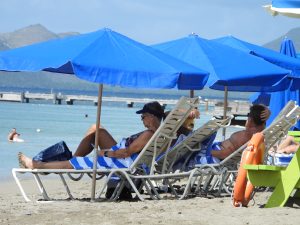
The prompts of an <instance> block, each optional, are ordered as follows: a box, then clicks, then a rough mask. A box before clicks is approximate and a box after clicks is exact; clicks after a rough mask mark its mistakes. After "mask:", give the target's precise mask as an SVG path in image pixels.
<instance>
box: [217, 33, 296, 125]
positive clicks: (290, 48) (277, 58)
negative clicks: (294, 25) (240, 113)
mask: <svg viewBox="0 0 300 225" xmlns="http://www.w3.org/2000/svg"><path fill="white" fill-rule="evenodd" d="M214 41H217V42H219V43H222V44H226V45H228V46H231V47H233V48H236V49H240V50H242V51H245V52H247V53H249V54H251V55H254V56H257V57H260V58H262V59H264V60H266V61H268V62H270V63H273V64H275V65H278V66H280V67H282V68H285V69H288V70H290V71H291V73H290V74H289V75H288V77H289V78H290V79H291V81H292V84H291V87H289V88H288V89H287V90H286V91H282V92H278V93H277V92H273V93H255V94H254V95H253V96H251V100H252V102H260V103H264V104H266V105H270V104H271V103H270V102H271V101H272V102H273V103H272V106H270V108H271V111H272V114H271V116H270V119H269V120H268V121H267V124H270V123H271V122H272V120H273V119H274V118H275V116H276V115H277V113H278V112H279V111H280V109H281V108H282V107H283V106H284V105H285V104H286V103H287V101H289V100H297V99H298V100H297V102H299V97H297V96H299V94H297V93H299V91H298V89H299V88H297V87H299V85H298V84H297V83H299V82H300V60H299V59H297V58H296V56H295V55H296V54H295V52H296V51H295V49H294V45H293V44H292V43H291V41H290V40H288V39H285V40H284V41H283V42H282V45H281V49H282V50H280V52H281V51H282V52H285V53H286V54H285V53H284V54H282V53H280V52H276V51H273V50H271V49H268V48H264V47H261V46H258V45H254V44H251V43H249V42H246V41H243V40H240V39H238V38H236V37H233V36H225V37H222V38H217V39H214ZM293 90H296V91H295V92H294V91H293ZM280 93H281V94H280ZM271 96H272V97H271ZM275 96H276V97H275ZM271 99H273V100H271Z"/></svg>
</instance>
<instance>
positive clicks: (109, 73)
mask: <svg viewBox="0 0 300 225" xmlns="http://www.w3.org/2000/svg"><path fill="white" fill-rule="evenodd" d="M0 70H4V71H41V70H44V71H50V72H58V73H68V74H75V75H76V76H78V77H79V78H81V79H84V80H88V81H91V82H96V83H103V84H109V85H119V86H122V87H135V88H174V87H175V88H176V87H177V88H178V89H181V90H189V89H195V90H199V89H202V88H203V86H204V84H205V83H206V81H207V74H208V72H206V71H203V70H201V69H199V68H196V67H194V66H192V65H188V64H187V63H184V62H182V61H180V60H178V59H175V58H173V57H170V56H169V55H167V54H164V53H162V52H160V51H157V50H155V49H152V48H151V47H149V46H146V45H143V44H141V43H139V42H136V41H134V40H132V39H130V38H128V37H125V36H123V35H121V34H119V33H117V32H114V31H112V30H110V29H107V28H105V29H101V30H99V31H96V32H92V33H87V34H82V35H77V36H73V37H67V38H63V39H55V40H52V41H47V42H42V43H39V44H34V45H30V46H26V47H22V48H17V49H12V50H8V51H2V52H0Z"/></svg>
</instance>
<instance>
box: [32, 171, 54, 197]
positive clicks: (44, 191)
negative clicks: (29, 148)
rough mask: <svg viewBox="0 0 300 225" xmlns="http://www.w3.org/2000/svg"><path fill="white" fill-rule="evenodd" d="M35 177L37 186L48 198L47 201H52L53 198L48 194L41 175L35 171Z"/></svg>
mask: <svg viewBox="0 0 300 225" xmlns="http://www.w3.org/2000/svg"><path fill="white" fill-rule="evenodd" d="M33 177H34V179H35V182H36V183H37V186H38V188H39V190H40V192H41V194H42V196H43V198H44V199H45V200H46V201H51V199H50V198H49V196H48V194H47V191H46V189H45V187H44V185H43V183H42V181H41V178H40V177H39V175H38V174H37V173H33Z"/></svg>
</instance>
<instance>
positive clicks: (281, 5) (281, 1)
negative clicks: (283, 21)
mask: <svg viewBox="0 0 300 225" xmlns="http://www.w3.org/2000/svg"><path fill="white" fill-rule="evenodd" d="M264 8H266V9H267V10H268V11H269V12H270V13H271V14H272V16H277V15H278V14H281V15H284V16H288V17H295V18H300V1H299V0H273V1H272V4H269V5H265V6H264Z"/></svg>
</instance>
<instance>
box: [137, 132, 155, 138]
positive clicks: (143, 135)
mask: <svg viewBox="0 0 300 225" xmlns="http://www.w3.org/2000/svg"><path fill="white" fill-rule="evenodd" d="M153 134H154V132H153V131H151V130H145V131H144V132H143V133H142V134H141V135H140V137H142V138H150V137H152V135H153Z"/></svg>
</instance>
